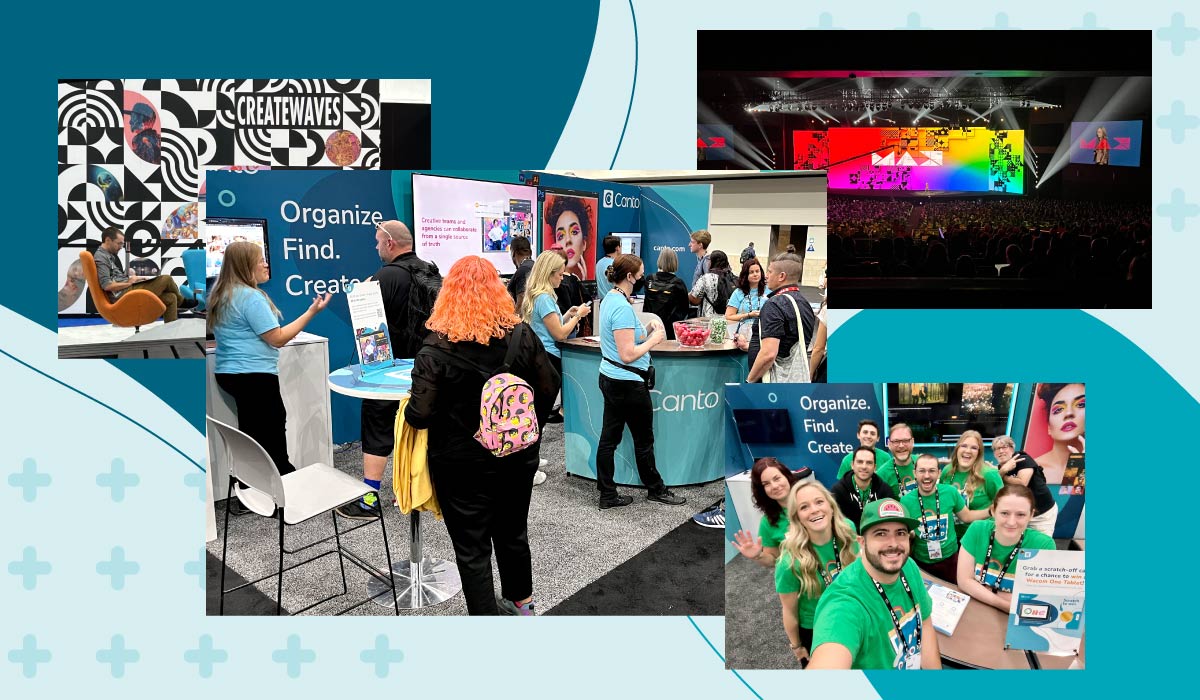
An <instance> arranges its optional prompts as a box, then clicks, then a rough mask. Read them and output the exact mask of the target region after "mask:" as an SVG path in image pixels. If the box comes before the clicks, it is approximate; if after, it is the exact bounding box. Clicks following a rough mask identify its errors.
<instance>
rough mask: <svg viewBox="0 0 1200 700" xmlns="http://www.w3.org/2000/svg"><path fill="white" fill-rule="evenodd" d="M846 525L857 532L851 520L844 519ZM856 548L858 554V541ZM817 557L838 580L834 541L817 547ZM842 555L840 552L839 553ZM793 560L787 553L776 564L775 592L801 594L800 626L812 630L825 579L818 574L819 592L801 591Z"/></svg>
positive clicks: (798, 606)
mask: <svg viewBox="0 0 1200 700" xmlns="http://www.w3.org/2000/svg"><path fill="white" fill-rule="evenodd" d="M844 520H845V521H846V524H847V525H849V526H850V530H851V531H852V532H855V531H857V530H856V529H855V527H854V523H853V522H851V521H850V519H849V518H844ZM851 545H852V546H853V548H854V553H855V554H858V541H857V540H855V541H854V542H852V543H851ZM815 548H816V550H817V557H818V558H819V559H820V562H821V569H824V570H825V573H826V575H828V576H829V579H830V580H831V581H833V580H836V579H837V577H838V574H840V573H841V572H840V571H838V565H837V562H838V560H839V558H840V556H834V552H833V540H832V539H830V540H829V541H828V542H826V543H825V544H819V545H815ZM839 555H840V551H839ZM792 563H793V559H792V556H791V555H790V554H788V553H787V552H781V553H780V554H779V561H777V562H775V592H776V593H799V594H800V595H799V597H798V598H797V602H796V604H797V614H796V616H797V617H798V618H799V620H800V626H801V627H804V628H807V629H812V626H813V617H814V616H815V615H816V612H817V600H818V599H820V597H821V593H822V592H824V591H825V579H824V578H823V577H822V576H821V574H820V572H819V571H818V573H817V590H816V591H815V592H813V593H811V594H810V593H808V592H806V591H802V590H800V589H801V588H802V587H803V585H802V584H801V583H800V577H799V576H797V575H796V572H795V571H794V570H793V569H792Z"/></svg>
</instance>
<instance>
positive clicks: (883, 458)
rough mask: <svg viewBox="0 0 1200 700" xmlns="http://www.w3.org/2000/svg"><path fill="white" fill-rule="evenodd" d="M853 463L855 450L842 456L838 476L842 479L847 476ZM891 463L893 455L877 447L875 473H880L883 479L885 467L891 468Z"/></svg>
mask: <svg viewBox="0 0 1200 700" xmlns="http://www.w3.org/2000/svg"><path fill="white" fill-rule="evenodd" d="M853 463H854V453H853V452H851V453H850V454H848V455H846V456H845V457H842V466H841V467H838V475H837V478H839V479H840V478H842V477H843V476H846V472H848V471H850V466H851V465H852V464H853ZM891 464H892V456H891V455H890V454H888V453H886V452H884V451H883V450H881V449H879V448H878V447H876V448H875V473H876V474H878V475H879V478H881V479H882V478H883V468H884V467H888V468H889V469H890V468H891ZM892 476H893V478H894V477H895V475H894V474H893V475H892Z"/></svg>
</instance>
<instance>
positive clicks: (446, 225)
mask: <svg viewBox="0 0 1200 700" xmlns="http://www.w3.org/2000/svg"><path fill="white" fill-rule="evenodd" d="M412 192H413V223H414V227H413V236H414V238H415V249H416V252H417V255H419V256H420V257H421V258H423V259H425V260H432V261H433V262H435V263H437V266H438V268H439V269H440V270H441V271H442V274H445V273H446V271H447V270H449V269H450V266H451V265H453V264H454V263H455V262H456V261H457V260H458V259H459V258H462V257H465V256H467V255H479V256H481V257H483V258H485V259H486V260H488V261H490V262H491V263H492V264H493V265H495V266H496V269H497V270H499V271H500V274H503V275H511V274H512V273H513V272H515V271H516V268H515V266H514V265H513V262H512V258H511V257H510V256H509V253H508V246H509V245H510V244H511V243H512V239H513V238H515V237H518V236H519V237H523V238H528V239H529V242H530V244H531V245H532V247H533V254H534V256H535V257H536V256H537V254H538V245H537V238H536V237H535V236H534V235H533V233H534V231H536V230H537V215H538V208H537V206H536V203H537V189H536V188H533V187H528V186H526V185H512V184H506V183H500V182H485V181H483V180H466V179H460V178H455V177H440V176H434V175H417V174H414V175H413V176H412Z"/></svg>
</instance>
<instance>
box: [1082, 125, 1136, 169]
mask: <svg viewBox="0 0 1200 700" xmlns="http://www.w3.org/2000/svg"><path fill="white" fill-rule="evenodd" d="M1105 145H1107V146H1108V148H1107V149H1104V148H1103V147H1104V146H1105ZM1105 150H1107V151H1108V152H1107V154H1105V153H1104V151H1105ZM1105 155H1107V157H1108V161H1107V163H1105V162H1104V156H1105ZM1071 162H1072V163H1084V164H1102V165H1123V166H1126V167H1130V168H1136V167H1139V166H1140V165H1141V164H1142V122H1141V121H1138V120H1134V121H1126V122H1071Z"/></svg>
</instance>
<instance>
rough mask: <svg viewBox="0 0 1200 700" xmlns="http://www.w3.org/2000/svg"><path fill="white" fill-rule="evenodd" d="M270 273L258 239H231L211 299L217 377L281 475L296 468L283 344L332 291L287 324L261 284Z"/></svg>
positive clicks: (245, 427) (241, 427) (246, 427)
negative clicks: (282, 384)
mask: <svg viewBox="0 0 1200 700" xmlns="http://www.w3.org/2000/svg"><path fill="white" fill-rule="evenodd" d="M268 277H269V270H268V269H267V263H266V262H264V261H263V254H262V248H261V247H259V245H258V244H257V243H253V242H250V241H237V242H235V243H230V244H229V246H228V247H227V248H225V260H224V262H223V263H222V265H221V274H220V276H219V277H218V278H217V282H216V284H214V285H213V289H212V294H211V296H210V297H209V299H208V328H209V330H210V331H211V332H212V334H213V336H214V337H215V338H216V341H217V347H216V367H215V368H214V378H215V379H216V381H217V386H219V387H221V389H223V390H224V391H225V392H226V393H228V394H229V395H230V396H232V397H233V400H234V403H235V404H236V405H237V413H238V429H239V430H241V431H242V432H243V433H246V434H247V435H249V436H250V437H252V438H254V439H255V440H256V441H258V444H260V445H262V447H263V449H264V450H266V451H267V454H269V455H270V456H271V459H272V460H273V461H274V462H275V468H276V469H278V470H279V473H280V474H288V473H290V472H293V471H295V467H293V466H292V464H291V462H290V461H288V452H287V429H286V425H287V411H286V410H285V409H284V406H283V398H282V396H281V395H280V393H279V348H281V347H283V346H284V345H287V344H288V343H289V342H291V340H292V339H293V338H295V337H296V336H297V335H298V334H299V333H300V331H302V330H304V327H305V326H306V325H308V322H309V321H311V320H312V318H313V317H314V316H316V315H317V314H318V313H320V312H321V310H322V309H324V308H325V306H326V304H328V303H329V295H328V294H326V295H325V296H323V297H316V298H314V299H313V301H312V304H311V305H310V306H309V307H308V310H307V311H305V312H304V313H303V314H301V315H300V317H299V318H297V319H296V320H295V321H292V322H291V323H289V324H287V325H286V326H281V325H280V319H281V317H282V314H281V313H280V312H279V309H277V308H276V307H275V304H274V303H272V302H271V298H270V297H269V296H267V293H266V292H264V291H263V290H262V289H260V288H259V286H258V285H259V284H262V283H263V282H266V281H267V279H268ZM229 505H231V506H233V507H234V508H235V509H236V508H237V506H236V504H229ZM242 512H244V511H242Z"/></svg>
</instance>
